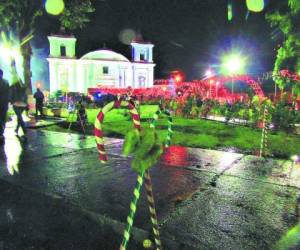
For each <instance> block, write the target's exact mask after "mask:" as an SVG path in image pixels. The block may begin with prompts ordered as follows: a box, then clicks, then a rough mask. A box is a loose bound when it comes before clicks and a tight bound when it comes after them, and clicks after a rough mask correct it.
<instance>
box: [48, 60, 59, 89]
mask: <svg viewBox="0 0 300 250" xmlns="http://www.w3.org/2000/svg"><path fill="white" fill-rule="evenodd" d="M57 64H58V62H56V61H53V60H49V72H50V76H49V78H50V92H51V93H53V92H54V91H57V90H58V65H57Z"/></svg>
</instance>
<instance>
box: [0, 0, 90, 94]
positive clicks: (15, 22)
mask: <svg viewBox="0 0 300 250" xmlns="http://www.w3.org/2000/svg"><path fill="white" fill-rule="evenodd" d="M43 2H44V1H43V0H34V1H32V0H13V1H7V0H0V23H1V31H2V32H4V33H5V34H6V37H8V40H10V41H11V43H13V41H12V40H17V41H18V42H19V44H22V41H23V40H24V39H25V40H26V38H28V36H29V35H31V34H34V32H35V30H36V28H37V23H38V22H37V21H38V18H42V17H43V16H46V15H48V14H47V12H46V11H45V8H44V3H43ZM64 5H65V8H64V10H63V12H62V13H61V14H60V15H59V16H58V17H57V18H58V21H59V22H60V24H61V26H62V27H64V28H66V29H67V30H75V29H78V28H79V29H81V28H83V27H84V26H85V25H86V24H87V23H88V22H89V17H88V14H89V13H92V12H93V11H94V8H93V6H92V3H91V0H64ZM10 35H12V36H13V37H11V36H10ZM14 43H15V42H14ZM20 50H21V54H22V56H23V60H24V63H23V68H24V81H25V83H26V84H27V85H28V86H29V85H30V89H31V81H30V79H31V72H30V58H31V45H30V43H29V42H27V43H24V45H22V46H21V48H20Z"/></svg>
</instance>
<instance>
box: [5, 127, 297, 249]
mask: <svg viewBox="0 0 300 250" xmlns="http://www.w3.org/2000/svg"><path fill="white" fill-rule="evenodd" d="M5 136H6V141H5V145H4V146H3V147H2V148H0V166H1V168H0V192H1V196H0V197H1V198H0V202H1V203H0V249H107V250H109V249H118V246H119V244H120V242H121V240H122V233H123V229H124V226H125V222H126V217H127V214H128V212H129V204H130V200H131V198H132V191H133V188H134V185H135V181H136V174H135V172H133V171H132V170H131V169H130V158H124V157H122V155H121V146H122V140H120V139H111V138H106V150H107V152H108V154H109V161H108V163H107V164H105V165H102V164H100V162H99V160H98V153H97V150H96V147H95V142H94V138H93V137H92V136H88V137H86V138H82V136H80V135H77V134H67V133H58V132H50V131H44V130H38V129H32V130H31V129H29V131H28V141H27V142H24V140H23V139H22V138H19V139H18V138H17V137H16V136H15V135H14V134H13V128H12V127H11V126H8V128H7V129H6V134H5ZM151 177H152V181H153V189H154V196H155V202H156V207H157V213H158V219H159V222H160V225H161V236H162V244H163V247H164V249H172V250H173V249H174V250H176V249H271V248H272V247H273V246H274V244H275V243H276V241H278V240H279V239H280V237H281V236H282V235H283V234H284V233H285V232H286V231H287V230H288V229H290V228H292V227H293V226H294V225H296V224H297V223H298V221H299V216H300V214H299V204H298V203H297V198H298V197H299V196H300V178H299V177H300V166H299V165H295V164H292V163H291V162H290V161H280V160H273V159H260V158H257V157H254V156H246V155H242V154H236V153H230V152H220V151H213V150H202V149H192V148H184V147H180V146H172V147H170V148H169V149H167V150H166V151H165V153H164V155H163V156H162V158H161V161H160V162H159V164H157V166H155V167H153V168H152V169H151ZM142 192H143V193H142V195H141V198H140V201H139V203H138V209H137V213H136V217H135V220H134V230H133V235H132V238H131V240H130V244H129V247H128V249H143V247H142V242H143V240H144V239H147V238H150V239H153V238H152V234H151V224H150V219H149V211H148V206H147V201H146V197H145V191H144V190H143V191H142ZM298 243H299V242H298ZM298 246H299V247H300V243H299V245H298ZM295 249H296V248H295Z"/></svg>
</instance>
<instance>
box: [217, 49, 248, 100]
mask: <svg viewBox="0 0 300 250" xmlns="http://www.w3.org/2000/svg"><path fill="white" fill-rule="evenodd" d="M222 61H223V62H222V71H223V73H224V74H225V75H228V76H230V77H231V94H232V95H233V91H234V84H233V76H234V75H237V74H242V73H243V71H244V67H245V58H242V57H241V55H239V54H229V55H225V56H223V58H222Z"/></svg>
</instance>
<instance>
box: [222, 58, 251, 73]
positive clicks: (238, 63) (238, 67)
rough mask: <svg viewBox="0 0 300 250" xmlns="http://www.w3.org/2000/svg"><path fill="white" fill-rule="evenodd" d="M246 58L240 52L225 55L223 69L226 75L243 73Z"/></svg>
mask: <svg viewBox="0 0 300 250" xmlns="http://www.w3.org/2000/svg"><path fill="white" fill-rule="evenodd" d="M245 64H246V59H245V58H243V57H241V56H240V55H239V54H230V55H225V56H223V58H222V67H221V70H222V72H223V74H225V75H233V74H243V73H244V71H245Z"/></svg>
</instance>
